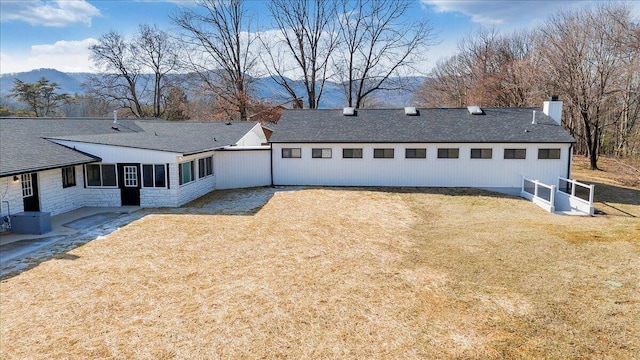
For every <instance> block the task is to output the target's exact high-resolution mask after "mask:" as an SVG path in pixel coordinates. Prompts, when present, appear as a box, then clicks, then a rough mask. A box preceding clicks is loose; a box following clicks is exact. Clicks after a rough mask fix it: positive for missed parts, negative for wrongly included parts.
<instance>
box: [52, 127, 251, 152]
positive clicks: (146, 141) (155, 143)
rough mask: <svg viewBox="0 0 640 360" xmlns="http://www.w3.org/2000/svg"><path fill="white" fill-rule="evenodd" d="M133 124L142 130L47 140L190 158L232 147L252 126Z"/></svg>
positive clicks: (54, 137) (59, 137)
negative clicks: (175, 154)
mask: <svg viewBox="0 0 640 360" xmlns="http://www.w3.org/2000/svg"><path fill="white" fill-rule="evenodd" d="M136 125H138V126H139V127H140V128H141V129H142V131H140V132H135V133H134V132H127V133H121V132H112V133H109V134H98V135H73V136H51V137H50V138H51V139H59V140H70V141H78V142H89V143H96V144H104V145H114V146H126V147H131V148H139V149H148V150H158V151H168V152H175V153H180V154H183V155H190V154H196V153H200V152H205V151H209V150H213V149H216V148H220V147H223V146H227V145H232V144H236V143H237V142H238V141H239V140H240V139H241V138H242V137H243V136H244V135H245V134H246V133H248V132H249V131H250V130H251V129H252V128H253V127H254V126H255V125H256V123H255V122H247V121H243V122H231V123H229V122H227V123H224V122H179V123H178V122H167V121H137V122H136Z"/></svg>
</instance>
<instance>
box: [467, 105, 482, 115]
mask: <svg viewBox="0 0 640 360" xmlns="http://www.w3.org/2000/svg"><path fill="white" fill-rule="evenodd" d="M467 110H469V114H471V115H482V114H484V111H482V109H481V108H480V106H478V105H471V106H467Z"/></svg>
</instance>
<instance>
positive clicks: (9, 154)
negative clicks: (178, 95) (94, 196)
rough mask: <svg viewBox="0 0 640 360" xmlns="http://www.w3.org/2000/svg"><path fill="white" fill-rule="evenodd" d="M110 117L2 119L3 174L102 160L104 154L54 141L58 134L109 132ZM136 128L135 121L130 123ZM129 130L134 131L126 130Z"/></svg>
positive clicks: (0, 158)
mask: <svg viewBox="0 0 640 360" xmlns="http://www.w3.org/2000/svg"><path fill="white" fill-rule="evenodd" d="M111 125H112V121H111V120H106V119H86V118H78V119H53V118H46V119H45V118H3V119H0V150H1V151H0V176H8V175H16V174H23V173H28V172H34V171H41V170H47V169H55V168H61V167H65V166H72V165H79V164H85V163H90V162H95V161H100V158H98V157H95V156H92V155H89V154H84V153H81V152H79V151H75V150H73V149H69V148H65V147H63V146H60V145H57V144H54V143H52V142H50V141H48V140H46V139H45V137H46V136H51V135H55V134H61V133H63V134H84V133H109V132H113V131H114V130H113V129H111ZM128 126H129V127H131V128H133V129H135V128H136V127H135V124H129V125H128ZM125 131H131V130H126V129H125Z"/></svg>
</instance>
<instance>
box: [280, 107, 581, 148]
mask: <svg viewBox="0 0 640 360" xmlns="http://www.w3.org/2000/svg"><path fill="white" fill-rule="evenodd" d="M483 110H484V115H471V114H469V111H468V110H467V109H466V108H463V109H457V108H456V109H418V115H417V116H407V115H405V113H404V110H403V109H357V111H356V116H343V115H342V110H336V109H333V110H325V109H322V110H308V109H304V110H302V109H294V110H285V111H284V112H283V114H282V117H281V118H280V121H279V122H278V127H277V131H275V132H274V134H273V136H272V137H271V139H270V142H272V143H573V142H575V140H574V139H573V138H572V137H571V135H569V133H568V132H567V131H565V130H564V129H563V128H562V127H561V126H559V125H557V124H556V123H555V121H553V119H551V118H549V117H548V116H546V115H544V114H543V113H542V110H541V109H538V108H490V109H483ZM533 110H536V122H537V123H536V124H531V122H532V119H533Z"/></svg>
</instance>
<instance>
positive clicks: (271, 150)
mask: <svg viewBox="0 0 640 360" xmlns="http://www.w3.org/2000/svg"><path fill="white" fill-rule="evenodd" d="M269 157H270V158H271V166H270V168H269V170H271V187H273V143H269Z"/></svg>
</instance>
